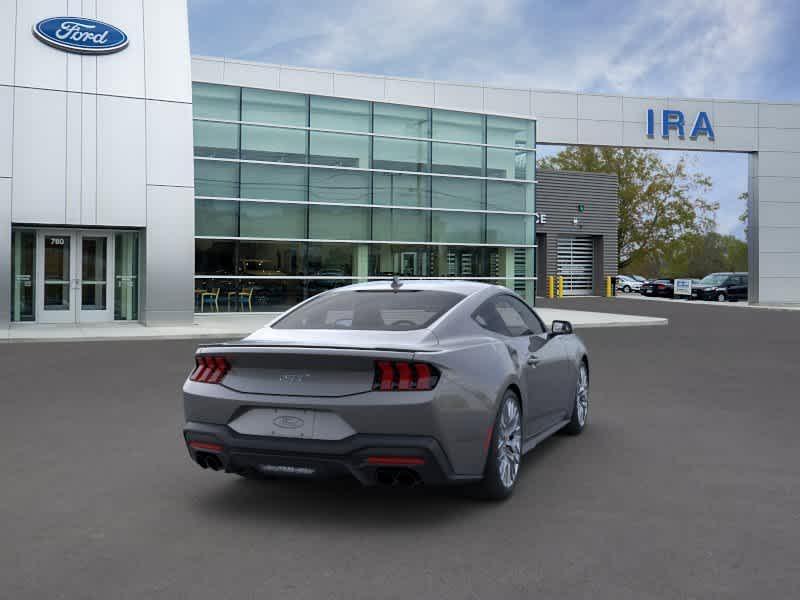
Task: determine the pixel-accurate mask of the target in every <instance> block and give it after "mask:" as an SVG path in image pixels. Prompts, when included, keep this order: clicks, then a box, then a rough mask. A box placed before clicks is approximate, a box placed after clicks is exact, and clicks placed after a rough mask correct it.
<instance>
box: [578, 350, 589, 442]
mask: <svg viewBox="0 0 800 600" xmlns="http://www.w3.org/2000/svg"><path fill="white" fill-rule="evenodd" d="M575 414H576V416H577V417H578V425H580V426H581V427H583V426H584V425H585V424H586V416H587V415H588V414H589V373H588V371H587V370H586V365H585V364H581V368H580V369H579V371H578V391H577V393H576V394H575Z"/></svg>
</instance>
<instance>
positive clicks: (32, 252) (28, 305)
mask: <svg viewBox="0 0 800 600" xmlns="http://www.w3.org/2000/svg"><path fill="white" fill-rule="evenodd" d="M35 267H36V233H35V232H33V231H25V230H15V231H14V232H13V233H12V236H11V268H12V271H13V281H12V286H11V320H12V321H33V320H34V318H35V317H34V308H33V307H34V290H35V289H36V287H35V285H34V283H33V281H34V279H33V278H34V275H35V273H36V270H35Z"/></svg>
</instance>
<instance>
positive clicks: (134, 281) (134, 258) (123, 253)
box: [114, 231, 139, 321]
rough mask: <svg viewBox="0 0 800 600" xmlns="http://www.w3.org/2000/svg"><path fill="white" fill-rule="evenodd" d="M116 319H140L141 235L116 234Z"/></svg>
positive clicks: (127, 232) (129, 233) (133, 233)
mask: <svg viewBox="0 0 800 600" xmlns="http://www.w3.org/2000/svg"><path fill="white" fill-rule="evenodd" d="M114 287H115V291H114V319H115V320H116V321H135V320H136V319H138V318H139V234H137V233H136V232H134V231H126V232H120V233H116V234H114Z"/></svg>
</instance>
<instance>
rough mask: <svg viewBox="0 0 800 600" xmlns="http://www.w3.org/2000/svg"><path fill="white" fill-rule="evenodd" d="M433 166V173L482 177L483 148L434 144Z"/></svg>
mask: <svg viewBox="0 0 800 600" xmlns="http://www.w3.org/2000/svg"><path fill="white" fill-rule="evenodd" d="M432 146H433V148H432V151H433V165H432V167H431V170H432V171H433V172H434V173H452V174H454V175H472V176H475V177H480V176H482V175H483V147H481V146H459V145H457V144H442V143H437V142H434V143H433V144H432Z"/></svg>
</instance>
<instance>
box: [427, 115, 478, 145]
mask: <svg viewBox="0 0 800 600" xmlns="http://www.w3.org/2000/svg"><path fill="white" fill-rule="evenodd" d="M433 139H435V140H448V141H453V142H473V143H476V144H481V143H483V117H482V116H481V115H474V114H471V113H462V112H455V111H450V110H434V111H433Z"/></svg>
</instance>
